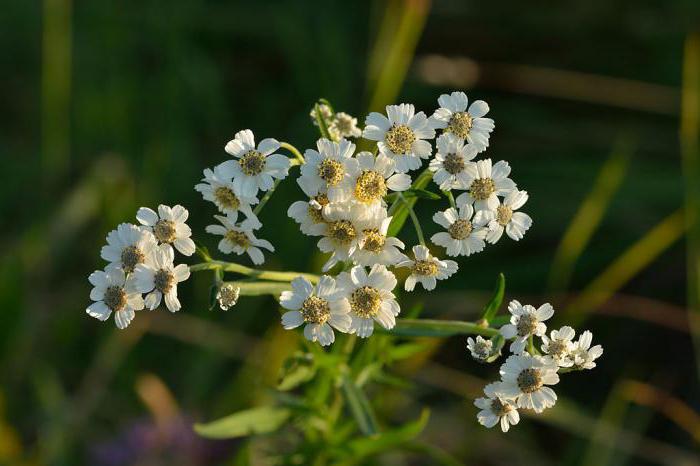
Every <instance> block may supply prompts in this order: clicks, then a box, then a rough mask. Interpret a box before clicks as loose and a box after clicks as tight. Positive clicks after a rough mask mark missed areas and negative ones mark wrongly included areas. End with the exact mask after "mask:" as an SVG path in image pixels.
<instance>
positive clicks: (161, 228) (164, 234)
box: [153, 220, 175, 243]
mask: <svg viewBox="0 0 700 466" xmlns="http://www.w3.org/2000/svg"><path fill="white" fill-rule="evenodd" d="M153 235H155V237H156V239H157V240H158V241H160V242H161V243H172V242H173V241H175V223H174V222H173V221H171V220H158V221H157V222H156V224H155V225H154V226H153Z"/></svg>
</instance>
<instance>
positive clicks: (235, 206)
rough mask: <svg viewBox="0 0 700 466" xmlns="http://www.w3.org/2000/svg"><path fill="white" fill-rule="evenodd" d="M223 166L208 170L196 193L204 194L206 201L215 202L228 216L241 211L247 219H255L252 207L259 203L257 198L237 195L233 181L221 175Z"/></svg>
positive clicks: (196, 187) (196, 188)
mask: <svg viewBox="0 0 700 466" xmlns="http://www.w3.org/2000/svg"><path fill="white" fill-rule="evenodd" d="M221 171H222V168H221V165H219V166H216V167H214V170H210V169H208V168H206V169H205V170H204V178H202V183H199V184H198V185H196V186H195V187H194V189H195V190H196V191H199V192H200V193H202V197H203V198H204V200H206V201H209V202H213V203H214V205H216V207H217V208H218V209H219V210H220V211H221V213H224V214H228V213H233V212H238V211H241V212H243V213H244V214H246V216H247V217H251V218H255V215H254V214H253V209H252V208H251V205H255V204H257V203H258V199H257V198H256V197H255V196H250V197H244V196H242V195H240V194H236V193H235V192H234V190H233V181H232V180H231V179H230V178H229V179H227V178H226V177H225V176H224V174H223V173H221Z"/></svg>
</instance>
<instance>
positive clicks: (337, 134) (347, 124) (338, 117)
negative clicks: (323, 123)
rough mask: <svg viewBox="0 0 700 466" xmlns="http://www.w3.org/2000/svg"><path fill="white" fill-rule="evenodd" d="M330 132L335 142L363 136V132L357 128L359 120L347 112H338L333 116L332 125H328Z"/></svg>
mask: <svg viewBox="0 0 700 466" xmlns="http://www.w3.org/2000/svg"><path fill="white" fill-rule="evenodd" d="M328 132H329V133H330V134H331V137H333V139H335V140H338V139H340V138H359V137H360V136H362V130H360V128H358V127H357V118H355V117H353V116H352V115H348V114H347V113H345V112H338V113H336V114H335V115H334V116H333V119H332V120H331V123H330V125H328Z"/></svg>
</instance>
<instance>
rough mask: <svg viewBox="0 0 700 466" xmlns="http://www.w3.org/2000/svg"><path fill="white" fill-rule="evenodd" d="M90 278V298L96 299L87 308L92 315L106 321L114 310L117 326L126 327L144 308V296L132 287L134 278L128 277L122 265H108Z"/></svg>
mask: <svg viewBox="0 0 700 466" xmlns="http://www.w3.org/2000/svg"><path fill="white" fill-rule="evenodd" d="M88 280H89V281H90V283H91V284H92V286H93V288H92V290H91V291H90V299H92V300H93V301H95V302H94V303H92V304H91V305H90V306H88V308H87V309H86V312H87V313H88V315H90V316H91V317H94V318H95V319H99V320H102V321H105V320H107V319H109V316H110V315H111V314H112V312H114V322H115V323H116V324H117V328H119V329H125V328H126V327H128V325H129V324H130V323H131V321H132V320H133V318H134V316H135V315H136V314H135V312H134V311H140V310H141V309H143V305H144V304H143V297H142V296H141V294H140V293H138V292H136V291H134V290H133V288H132V287H131V282H132V278H131V277H130V278H129V279H127V277H126V273H124V270H123V269H122V268H120V267H116V266H107V268H106V269H105V270H104V271H102V270H97V271H95V272H93V273H91V274H90V276H89V277H88Z"/></svg>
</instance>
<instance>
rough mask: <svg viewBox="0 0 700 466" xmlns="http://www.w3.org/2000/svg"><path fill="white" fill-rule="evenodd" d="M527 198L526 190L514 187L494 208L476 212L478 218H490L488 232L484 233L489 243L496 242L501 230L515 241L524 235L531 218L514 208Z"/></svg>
mask: <svg viewBox="0 0 700 466" xmlns="http://www.w3.org/2000/svg"><path fill="white" fill-rule="evenodd" d="M527 199H528V195H527V191H518V190H517V189H514V190H512V191H510V192H509V193H508V194H506V196H505V199H503V201H502V202H500V203H499V204H498V206H497V207H496V208H495V209H494V210H491V211H488V210H481V211H479V212H477V216H478V217H479V219H480V220H481V217H482V216H483V217H488V218H489V219H490V220H489V221H488V229H489V232H488V234H487V235H486V241H487V242H489V243H491V244H495V243H496V242H498V240H499V239H501V236H502V235H503V231H505V232H506V234H507V235H508V236H510V238H511V239H513V240H515V241H519V240H520V239H522V237H523V236H525V232H526V231H527V230H528V229H529V228H530V226H531V225H532V218H530V216H529V215H528V214H525V213H523V212H516V210H518V209H519V208H520V207H522V206H523V204H525V202H527ZM484 219H485V218H484Z"/></svg>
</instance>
